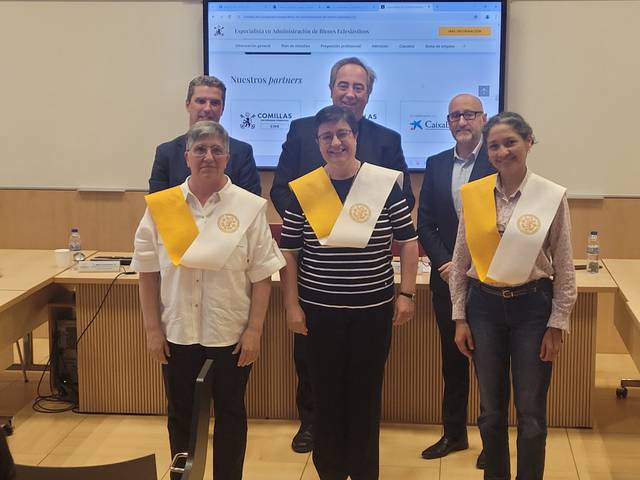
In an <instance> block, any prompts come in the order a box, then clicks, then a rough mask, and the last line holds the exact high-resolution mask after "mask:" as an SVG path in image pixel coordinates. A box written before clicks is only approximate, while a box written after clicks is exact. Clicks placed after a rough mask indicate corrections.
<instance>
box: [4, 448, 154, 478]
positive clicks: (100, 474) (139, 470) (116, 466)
mask: <svg viewBox="0 0 640 480" xmlns="http://www.w3.org/2000/svg"><path fill="white" fill-rule="evenodd" d="M157 478H158V476H157V473H156V456H155V455H154V454H151V455H147V456H145V457H140V458H134V459H133V460H127V461H126V462H120V463H112V464H108V465H94V466H90V467H41V466H31V465H16V480H89V479H90V480H114V479H117V480H157Z"/></svg>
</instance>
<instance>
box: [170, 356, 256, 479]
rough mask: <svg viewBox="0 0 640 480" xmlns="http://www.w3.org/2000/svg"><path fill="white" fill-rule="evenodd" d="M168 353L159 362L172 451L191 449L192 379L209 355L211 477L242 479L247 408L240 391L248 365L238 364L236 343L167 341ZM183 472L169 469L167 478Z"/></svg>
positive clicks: (242, 391)
mask: <svg viewBox="0 0 640 480" xmlns="http://www.w3.org/2000/svg"><path fill="white" fill-rule="evenodd" d="M169 348H170V350H171V357H169V359H168V360H169V363H168V364H167V365H163V366H162V376H163V378H164V387H165V392H166V394H167V400H168V401H169V414H168V422H167V427H168V429H169V443H170V444H171V456H172V457H173V455H175V454H176V453H179V452H186V451H187V450H188V448H189V430H190V427H191V416H192V413H193V397H194V391H195V382H196V377H197V376H198V373H199V372H200V369H201V368H202V364H203V363H204V361H205V359H207V358H211V359H213V386H212V390H213V391H212V392H211V393H212V395H213V409H214V413H215V424H214V429H213V478H214V479H217V480H240V479H241V478H242V466H243V463H244V453H245V450H246V446H247V412H246V410H245V406H244V393H245V390H246V386H247V381H248V380H249V373H250V372H251V366H248V367H238V366H237V363H238V357H239V355H233V354H232V353H231V352H233V349H234V348H235V345H232V346H229V347H203V346H202V345H198V344H196V345H176V344H173V343H170V344H169ZM180 477H181V475H179V474H173V473H172V474H171V480H179V479H180Z"/></svg>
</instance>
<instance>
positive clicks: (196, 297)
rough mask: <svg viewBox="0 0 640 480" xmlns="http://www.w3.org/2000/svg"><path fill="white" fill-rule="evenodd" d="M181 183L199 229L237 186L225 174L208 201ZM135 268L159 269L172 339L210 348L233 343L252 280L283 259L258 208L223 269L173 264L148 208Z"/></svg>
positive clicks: (272, 270)
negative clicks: (203, 200) (220, 186)
mask: <svg viewBox="0 0 640 480" xmlns="http://www.w3.org/2000/svg"><path fill="white" fill-rule="evenodd" d="M188 181H189V179H187V180H186V181H185V182H184V183H183V184H182V185H181V186H180V188H181V190H182V192H183V194H184V196H185V199H186V201H187V204H188V205H189V209H190V210H191V213H192V215H193V219H194V220H195V222H196V225H197V226H198V229H199V230H202V228H203V227H204V225H205V224H206V223H207V222H215V221H216V218H217V214H219V213H220V212H217V206H218V204H219V203H220V199H221V198H223V197H224V195H225V192H228V191H229V190H230V189H237V188H239V187H237V186H235V185H233V184H232V183H231V180H229V179H227V183H226V184H225V186H224V187H223V188H222V189H220V191H219V192H216V193H214V194H213V195H211V197H210V198H209V199H208V200H207V202H206V203H205V204H204V205H201V204H200V201H199V200H198V199H197V198H196V197H195V195H194V194H193V193H192V192H191V191H190V190H189V186H188ZM134 244H135V251H134V255H133V261H132V263H131V268H132V269H133V270H135V271H136V272H160V277H161V280H160V309H161V312H160V313H161V322H162V327H163V329H164V333H165V335H166V338H167V340H168V341H169V342H172V343H177V344H180V345H191V344H200V345H204V346H208V347H223V346H229V345H234V344H235V343H237V342H238V340H239V339H240V335H242V332H244V330H245V328H246V326H247V323H248V320H249V307H250V304H251V284H252V283H255V282H258V281H260V280H263V279H265V278H267V277H270V276H271V275H272V274H273V273H275V272H277V271H278V270H279V269H280V268H282V267H283V266H284V264H285V260H284V258H283V256H282V253H280V250H279V249H278V246H277V245H276V243H275V241H274V240H273V237H272V236H271V230H270V229H269V225H268V223H267V218H266V215H265V213H264V211H261V212H260V213H258V215H257V216H256V218H255V219H254V220H253V222H252V224H251V225H250V226H249V227H248V228H247V231H246V232H245V234H244V235H243V237H242V239H241V240H240V242H239V243H238V245H237V246H236V248H235V250H234V251H233V253H232V254H231V256H230V257H229V259H228V260H227V262H226V264H225V266H224V268H223V269H222V270H219V271H213V270H203V269H194V268H187V267H183V266H181V265H179V266H175V265H173V264H172V263H171V260H170V259H169V255H168V254H167V251H166V250H165V248H164V246H163V242H162V238H161V237H160V235H159V234H158V230H157V228H156V225H155V223H154V222H153V218H152V217H151V214H150V213H149V209H147V210H146V211H145V213H144V216H143V217H142V220H141V221H140V224H139V225H138V229H137V231H136V236H135V242H134Z"/></svg>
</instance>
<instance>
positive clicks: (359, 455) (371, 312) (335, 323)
mask: <svg viewBox="0 0 640 480" xmlns="http://www.w3.org/2000/svg"><path fill="white" fill-rule="evenodd" d="M303 309H304V312H305V315H306V319H307V328H308V329H309V334H308V337H307V340H308V343H307V346H308V351H307V353H308V360H309V367H310V372H311V382H312V386H313V400H314V403H315V406H316V412H315V416H316V422H315V423H314V427H313V428H314V431H313V435H314V445H313V463H314V465H315V467H316V470H317V471H318V474H319V476H320V479H321V480H344V479H346V478H347V476H350V477H351V478H352V480H375V479H377V478H378V474H379V437H380V410H381V403H382V382H383V379H384V366H385V363H386V360H387V356H388V354H389V347H390V345H391V330H392V325H391V319H392V317H393V303H391V302H390V303H387V304H384V305H382V306H379V307H373V308H366V309H346V308H345V309H333V308H323V307H315V306H310V305H304V304H303Z"/></svg>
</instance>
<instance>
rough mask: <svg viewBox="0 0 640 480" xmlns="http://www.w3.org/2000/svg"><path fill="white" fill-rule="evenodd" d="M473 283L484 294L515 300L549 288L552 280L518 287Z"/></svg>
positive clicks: (543, 279)
mask: <svg viewBox="0 0 640 480" xmlns="http://www.w3.org/2000/svg"><path fill="white" fill-rule="evenodd" d="M471 281H472V282H473V283H474V284H476V285H477V286H478V287H479V288H480V290H482V291H483V292H487V293H490V294H491V295H495V296H496V297H502V298H515V297H521V296H522V295H529V294H530V293H535V292H537V291H539V290H541V289H542V288H549V286H550V285H551V279H549V278H541V279H539V280H533V281H532V282H529V283H525V284H524V285H518V286H517V287H494V286H493V285H488V284H486V283H482V282H481V281H479V280H476V279H471Z"/></svg>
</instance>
